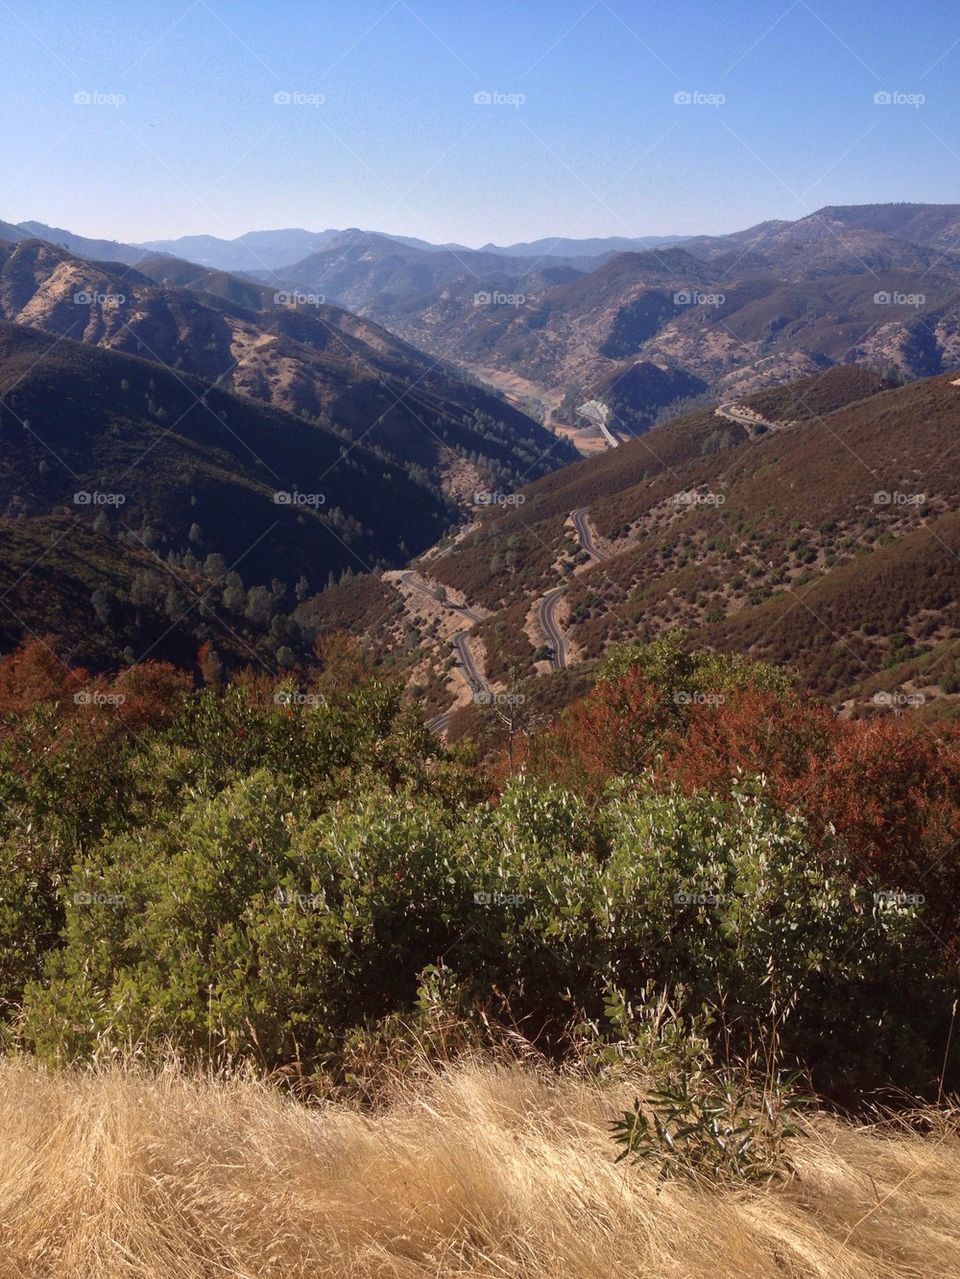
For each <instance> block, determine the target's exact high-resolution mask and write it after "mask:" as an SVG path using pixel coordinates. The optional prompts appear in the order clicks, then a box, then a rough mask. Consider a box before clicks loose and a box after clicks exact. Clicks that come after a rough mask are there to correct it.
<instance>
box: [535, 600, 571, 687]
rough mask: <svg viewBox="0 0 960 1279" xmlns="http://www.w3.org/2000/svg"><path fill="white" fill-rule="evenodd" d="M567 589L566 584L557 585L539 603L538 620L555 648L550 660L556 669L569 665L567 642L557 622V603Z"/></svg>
mask: <svg viewBox="0 0 960 1279" xmlns="http://www.w3.org/2000/svg"><path fill="white" fill-rule="evenodd" d="M565 590H566V587H564V586H555V587H554V588H553V590H552V591H547V593H546V595H544V596H543V598H542V599H541V600H540V602H539V604H538V605H537V621H538V622H539V623H540V629H541V630H542V631H543V633H544V635H546V637H547V643H548V644H549V645H550V647H551V648H552V649H553V657H552V658H551V659H550V660H551V662H552V663H553V669H554V670H555V671H562V670H564V669H565V667H566V665H567V642H566V640H565V639H564V637H563V631H562V630H561V629H560V625H559V623H558V622H557V605H558V604H559V603H560V597H561V596H562V595H563V592H564V591H565Z"/></svg>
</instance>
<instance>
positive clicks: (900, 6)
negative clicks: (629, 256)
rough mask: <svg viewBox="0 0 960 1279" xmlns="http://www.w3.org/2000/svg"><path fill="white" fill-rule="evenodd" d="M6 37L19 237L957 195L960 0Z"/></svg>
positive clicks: (424, 3)
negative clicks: (31, 224) (36, 229)
mask: <svg viewBox="0 0 960 1279" xmlns="http://www.w3.org/2000/svg"><path fill="white" fill-rule="evenodd" d="M0 20H2V23H3V41H2V46H0V77H2V85H3V92H2V105H0V130H2V136H3V139H4V149H5V152H6V157H5V164H4V166H3V171H4V180H3V182H2V183H0V218H2V219H4V220H7V221H21V220H24V219H27V218H35V219H37V220H39V221H43V222H47V223H50V224H52V225H60V226H66V227H69V228H70V229H71V230H74V231H77V232H80V233H82V234H86V235H97V236H104V237H107V238H116V239H124V240H142V239H148V238H160V237H168V236H177V235H182V234H191V233H198V232H209V233H211V234H216V235H222V236H234V235H238V234H240V233H242V232H244V231H247V230H251V229H257V228H263V227H282V226H305V227H308V228H310V229H313V230H320V229H322V228H325V227H330V226H337V227H347V226H362V227H369V228H373V229H378V230H389V231H392V232H394V233H398V234H407V235H418V236H422V237H424V238H426V239H431V240H437V241H446V240H456V241H459V242H461V243H466V244H472V245H477V244H480V243H483V242H485V241H488V240H493V241H494V242H497V243H504V242H510V241H515V240H521V239H533V238H537V237H539V236H545V235H570V236H589V235H647V234H671V233H677V234H692V233H697V232H723V231H731V230H735V229H738V228H740V227H744V226H748V225H750V224H751V223H754V222H758V221H761V220H764V219H766V218H770V217H786V218H789V217H797V216H800V215H802V214H803V213H805V212H809V211H811V210H813V209H816V208H819V207H821V206H822V205H824V204H829V203H865V202H873V201H887V200H920V201H928V200H929V201H949V202H954V201H958V200H960V134H958V131H957V128H956V123H957V120H958V118H960V113H958V109H957V108H958V88H960V6H958V5H957V4H956V3H955V0H925V2H924V3H923V4H922V5H918V4H916V3H915V0H914V2H912V3H909V2H908V3H900V2H899V0H897V2H895V0H869V2H868V0H814V2H813V3H811V4H808V3H806V0H782V2H780V0H777V2H773V0H751V2H750V3H745V2H741V0H707V2H704V0H647V2H646V3H642V2H640V0H610V2H609V3H607V2H606V0H597V2H596V3H594V2H593V0H475V2H474V3H463V2H462V0H410V2H409V3H408V2H407V0H337V2H336V3H330V2H328V0H312V2H308V0H279V2H276V0H265V2H262V3H254V2H253V0H164V2H163V3H161V2H160V0H120V3H118V2H117V0H111V2H110V3H107V2H105V0H79V2H77V0H70V2H66V0H2V3H0ZM678 93H688V94H691V95H699V97H696V96H695V100H694V101H690V102H676V101H675V100H674V98H675V95H676V94H678ZM878 93H894V94H900V95H902V96H903V99H904V100H898V101H894V102H890V103H876V102H875V101H874V95H875V94H878ZM278 94H279V95H289V96H290V97H291V98H292V100H291V101H283V100H281V101H280V102H277V101H275V98H276V95H278ZM477 94H489V95H491V96H492V97H493V100H492V101H489V102H486V101H480V102H477V101H475V95H477ZM78 95H80V101H76V100H75V99H76V98H77V96H78ZM84 95H86V98H89V99H91V100H89V101H87V100H85V98H84ZM721 99H722V100H721ZM911 99H912V101H911ZM918 99H922V101H918Z"/></svg>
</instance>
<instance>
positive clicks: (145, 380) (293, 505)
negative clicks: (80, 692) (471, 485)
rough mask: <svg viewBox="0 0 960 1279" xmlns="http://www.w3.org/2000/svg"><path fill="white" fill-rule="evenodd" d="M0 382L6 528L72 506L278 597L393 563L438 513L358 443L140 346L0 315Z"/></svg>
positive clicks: (102, 527)
mask: <svg viewBox="0 0 960 1279" xmlns="http://www.w3.org/2000/svg"><path fill="white" fill-rule="evenodd" d="M0 385H2V386H4V387H5V388H7V389H6V392H5V394H4V397H3V402H2V406H0V434H2V439H3V442H4V464H3V467H2V470H0V510H2V511H3V512H4V516H5V518H6V519H7V520H9V521H12V522H14V523H15V524H16V526H17V528H21V527H22V528H23V529H27V528H29V526H30V524H31V523H32V522H33V521H35V520H37V519H46V518H50V517H69V518H71V519H72V520H74V521H81V522H82V523H83V524H84V525H85V526H92V527H93V528H94V531H95V532H97V533H99V534H101V535H102V536H103V537H105V538H107V539H118V540H119V541H120V542H122V543H123V544H124V545H125V546H126V547H128V548H131V549H133V550H138V551H139V550H144V549H146V550H150V551H152V552H154V553H155V554H156V555H158V556H160V557H161V559H162V560H169V561H170V562H171V563H173V564H175V565H177V564H186V565H188V566H190V565H193V566H194V567H199V566H204V565H205V566H206V567H207V568H208V569H215V570H216V572H218V573H219V574H225V573H227V572H228V571H230V570H236V571H237V572H239V574H240V575H241V576H242V578H243V581H244V583H247V584H249V583H260V584H265V585H266V586H268V587H269V586H270V584H271V583H272V582H274V581H275V580H276V581H277V582H278V583H279V590H280V595H281V597H283V596H286V595H287V592H288V591H289V590H290V589H292V588H293V586H294V585H295V584H297V583H298V582H301V579H303V581H302V582H301V587H306V588H310V587H312V589H314V590H319V589H320V588H321V587H322V586H323V585H324V582H325V581H326V580H327V578H328V577H329V576H330V575H334V576H340V575H342V574H343V573H344V572H346V571H347V570H350V572H356V571H363V570H364V569H365V568H367V567H372V566H374V565H375V564H376V562H377V561H381V562H382V563H384V564H391V563H392V564H398V563H402V562H403V560H404V559H405V558H407V557H408V556H409V555H410V554H413V553H415V552H416V551H417V550H418V549H423V548H425V547H427V546H428V545H430V544H431V543H432V542H433V541H435V540H436V538H437V537H439V536H440V534H441V533H442V531H443V529H444V527H445V526H446V524H447V522H448V520H449V510H448V508H447V507H446V505H445V504H444V503H443V502H441V501H440V500H439V499H438V498H437V497H436V496H434V495H433V494H431V493H430V492H428V491H427V490H426V489H424V488H423V487H422V486H420V485H417V484H416V483H414V482H413V481H411V480H410V479H409V478H408V476H407V475H406V474H405V473H404V472H403V471H402V470H401V469H400V468H398V467H396V466H394V465H393V464H391V463H388V462H386V461H384V460H383V459H381V458H377V457H375V456H374V455H373V454H372V453H370V452H369V451H368V450H367V449H366V448H364V447H363V446H358V445H349V444H348V442H346V441H345V440H344V438H343V437H342V436H337V435H335V434H333V433H331V432H329V431H327V430H325V429H323V428H322V427H320V426H317V425H314V424H311V423H309V422H306V421H304V420H303V419H302V418H299V417H296V416H294V415H292V414H288V413H283V412H282V411H280V410H278V409H275V408H272V407H269V406H266V405H263V404H258V403H256V402H255V401H252V400H249V399H246V398H243V397H239V396H236V395H232V394H230V393H228V392H226V391H224V390H222V389H220V388H219V387H214V386H211V385H210V384H208V383H205V382H202V381H200V380H199V379H197V378H194V377H192V376H190V375H182V374H179V373H173V372H171V371H170V370H167V369H164V368H161V367H159V366H158V365H156V364H153V363H150V362H148V361H146V360H141V359H138V358H135V357H132V356H128V355H125V354H121V353H119V352H116V351H105V350H100V349H98V348H96V347H93V346H86V345H84V344H82V343H77V342H73V341H70V340H69V339H60V340H51V337H50V335H49V334H44V333H41V332H39V331H37V330H31V329H27V328H24V327H21V326H16V325H10V324H2V325H0ZM217 566H219V567H217ZM48 567H49V566H48ZM87 623H88V624H89V625H91V626H92V625H94V623H93V622H92V621H90V619H89V618H87Z"/></svg>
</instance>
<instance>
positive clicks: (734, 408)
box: [713, 402, 790, 435]
mask: <svg viewBox="0 0 960 1279" xmlns="http://www.w3.org/2000/svg"><path fill="white" fill-rule="evenodd" d="M713 411H714V413H716V414H718V416H720V417H725V418H728V419H729V420H730V421H731V422H737V423H738V424H739V425H740V426H747V427H749V428H750V434H751V435H754V434H756V430H757V427H758V426H762V427H765V428H766V429H767V430H768V431H782V430H783V428H784V427H785V426H789V425H790V423H789V422H770V421H768V420H767V418H765V417H758V416H757V415H756V414H754V415H753V416H751V415H750V414H749V413H745V412H744V411H743V406H742V405H740V404H737V403H735V402H731V403H730V404H718V405H717V407H716V408H715V409H714V410H713Z"/></svg>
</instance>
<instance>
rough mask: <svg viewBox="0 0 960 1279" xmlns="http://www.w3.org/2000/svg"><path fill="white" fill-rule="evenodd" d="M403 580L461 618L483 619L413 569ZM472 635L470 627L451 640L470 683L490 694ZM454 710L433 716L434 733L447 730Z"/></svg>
mask: <svg viewBox="0 0 960 1279" xmlns="http://www.w3.org/2000/svg"><path fill="white" fill-rule="evenodd" d="M399 580H400V581H401V582H404V583H405V584H406V585H407V586H409V587H410V589H411V590H412V591H419V593H420V594H421V595H427V596H429V597H430V599H432V600H436V602H437V603H438V604H441V605H442V606H443V607H444V608H448V609H450V611H451V612H453V613H459V614H460V616H461V617H464V618H466V619H467V620H468V621H470V622H482V621H483V617H482V615H481V614H480V613H478V612H477V611H476V610H475V609H472V608H469V607H468V606H467V605H466V604H457V603H455V602H454V601H453V600H451V599H448V598H447V597H446V596H444V595H441V594H440V592H439V591H435V590H433V588H432V587H429V586H427V584H426V583H425V582H423V581H421V580H420V578H419V577H417V575H416V573H411V572H409V571H408V572H406V573H401V574H400V578H399ZM469 638H470V631H469V629H467V630H462V631H457V633H456V635H454V636H453V638H452V639H451V641H450V646H451V647H452V649H453V651H454V653H455V654H456V658H457V661H458V663H459V665H460V669H461V670H462V671H463V674H464V676H465V677H466V680H467V683H468V684H469V685H470V687H471V688H472V689H473V691H474V693H489V692H490V686H489V685H488V684H487V681H486V680H485V679H484V678H483V675H482V674H481V673H480V670H479V668H478V667H477V663H476V662H475V661H474V657H473V654H472V653H471V652H470V644H469ZM454 709H455V708H454V707H451V708H450V710H447V711H443V712H442V713H441V714H439V715H434V716H433V717H432V718H431V719H428V720H427V728H428V729H429V730H430V732H431V733H437V734H440V733H443V732H444V731H445V730H446V728H447V726H448V725H449V723H450V720H451V719H452V718H453V712H454Z"/></svg>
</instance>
